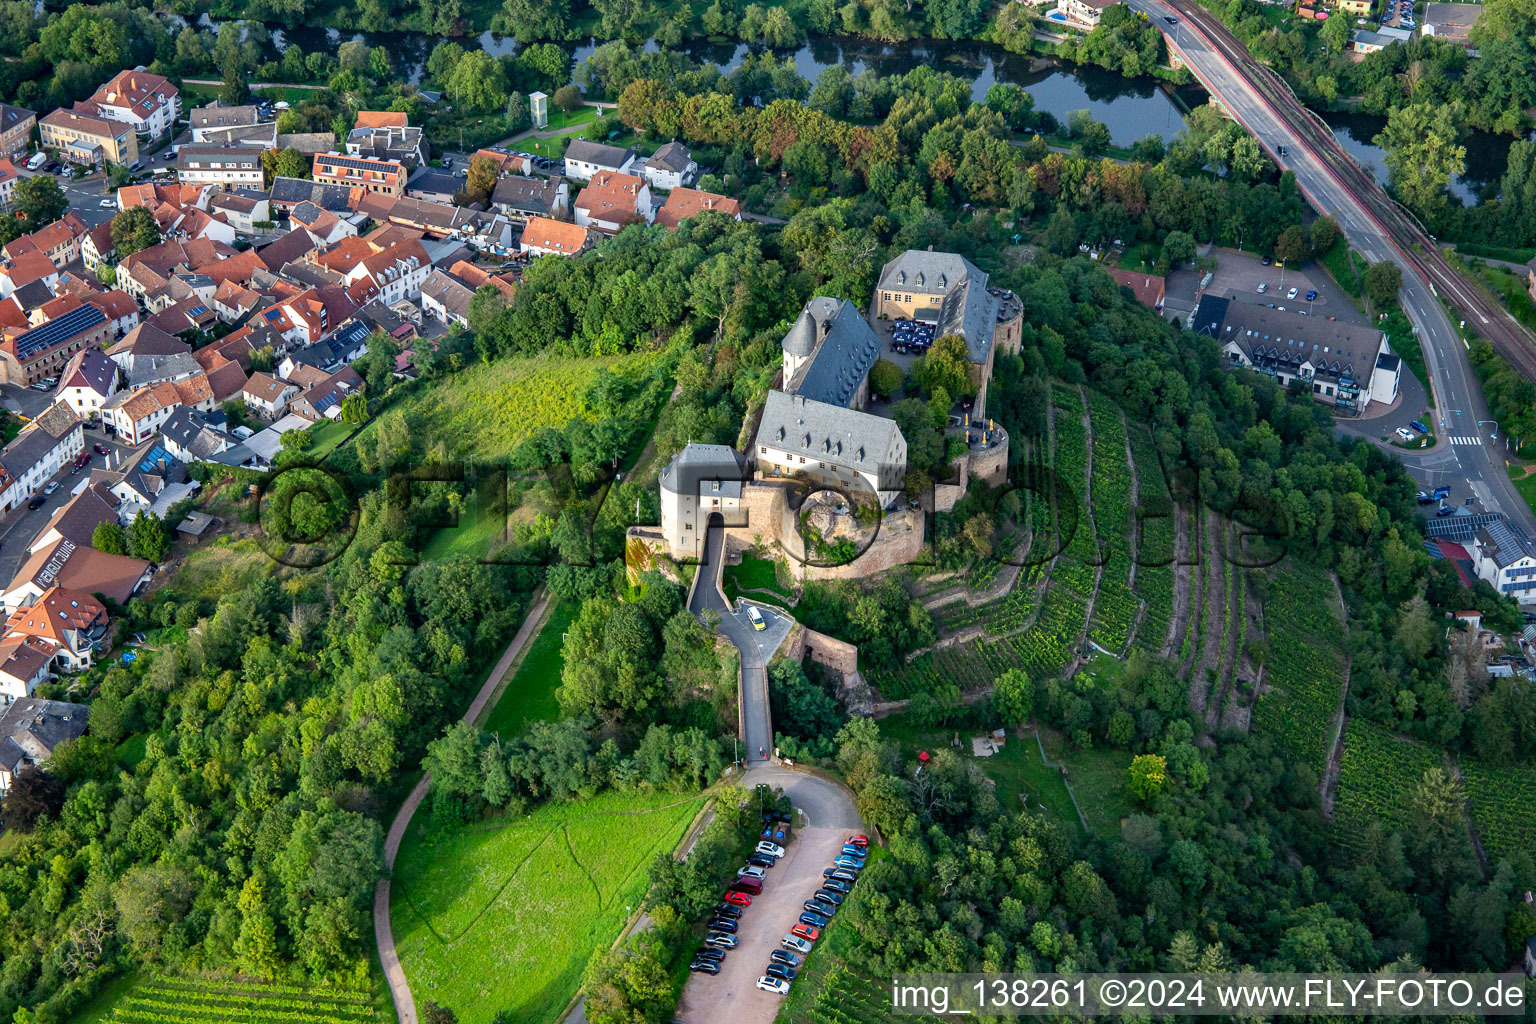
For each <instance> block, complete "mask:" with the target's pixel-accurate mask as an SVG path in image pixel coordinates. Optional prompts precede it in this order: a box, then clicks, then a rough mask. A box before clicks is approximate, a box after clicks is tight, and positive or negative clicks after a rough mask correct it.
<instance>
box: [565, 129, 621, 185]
mask: <svg viewBox="0 0 1536 1024" xmlns="http://www.w3.org/2000/svg"><path fill="white" fill-rule="evenodd" d="M638 170H640V157H639V155H638V154H637V153H636V152H635V151H634V150H632V149H621V148H619V147H618V146H605V145H603V144H602V143H600V142H588V141H587V140H586V139H577V140H576V141H574V142H572V143H571V144H570V146H568V147H567V148H566V150H565V176H566V177H567V178H573V179H575V180H576V181H590V180H591V179H592V176H593V175H595V174H597V173H598V172H600V171H612V172H613V173H615V174H634V173H636V172H637V171H638Z"/></svg>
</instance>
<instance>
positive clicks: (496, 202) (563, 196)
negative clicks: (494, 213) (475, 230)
mask: <svg viewBox="0 0 1536 1024" xmlns="http://www.w3.org/2000/svg"><path fill="white" fill-rule="evenodd" d="M491 206H492V207H493V208H494V209H497V210H500V211H501V212H502V213H504V214H506V215H507V216H508V217H510V218H511V219H512V221H513V223H515V224H519V225H522V224H527V223H528V221H529V220H530V219H531V218H533V217H558V216H559V215H560V214H562V213H564V212H565V211H567V210H569V209H570V208H571V186H570V183H569V182H567V181H566V180H565V179H564V178H562V177H561V176H560V175H558V174H557V175H555V176H554V177H551V178H522V177H516V176H507V177H502V178H498V179H496V188H495V189H493V190H492V192H491Z"/></svg>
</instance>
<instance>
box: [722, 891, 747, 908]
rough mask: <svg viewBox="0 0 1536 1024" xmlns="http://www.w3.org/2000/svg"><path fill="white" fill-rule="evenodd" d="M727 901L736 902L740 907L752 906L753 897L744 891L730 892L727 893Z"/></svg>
mask: <svg viewBox="0 0 1536 1024" xmlns="http://www.w3.org/2000/svg"><path fill="white" fill-rule="evenodd" d="M725 902H727V903H734V904H736V905H737V906H738V907H750V906H751V905H752V897H751V896H748V895H747V894H746V893H744V892H728V893H726V894H725Z"/></svg>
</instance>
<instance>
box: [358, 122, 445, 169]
mask: <svg viewBox="0 0 1536 1024" xmlns="http://www.w3.org/2000/svg"><path fill="white" fill-rule="evenodd" d="M347 155H348V156H360V157H367V158H369V159H372V160H387V161H390V162H393V163H398V164H404V165H405V166H406V167H408V168H410V169H411V170H413V171H414V170H415V169H416V168H418V167H420V166H421V165H422V164H424V163H426V162H427V140H426V135H425V134H424V133H423V132H422V130H421V129H420V128H412V127H411V126H410V125H395V124H388V125H372V126H370V125H358V126H357V127H356V128H353V129H352V131H351V132H350V133H348V135H347Z"/></svg>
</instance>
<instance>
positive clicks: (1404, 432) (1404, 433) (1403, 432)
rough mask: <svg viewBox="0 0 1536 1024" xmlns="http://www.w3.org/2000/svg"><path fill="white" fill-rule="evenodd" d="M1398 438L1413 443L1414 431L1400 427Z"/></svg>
mask: <svg viewBox="0 0 1536 1024" xmlns="http://www.w3.org/2000/svg"><path fill="white" fill-rule="evenodd" d="M1397 436H1398V437H1400V438H1402V439H1403V440H1404V441H1412V440H1413V431H1411V430H1409V429H1408V428H1407V427H1398V428H1397Z"/></svg>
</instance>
